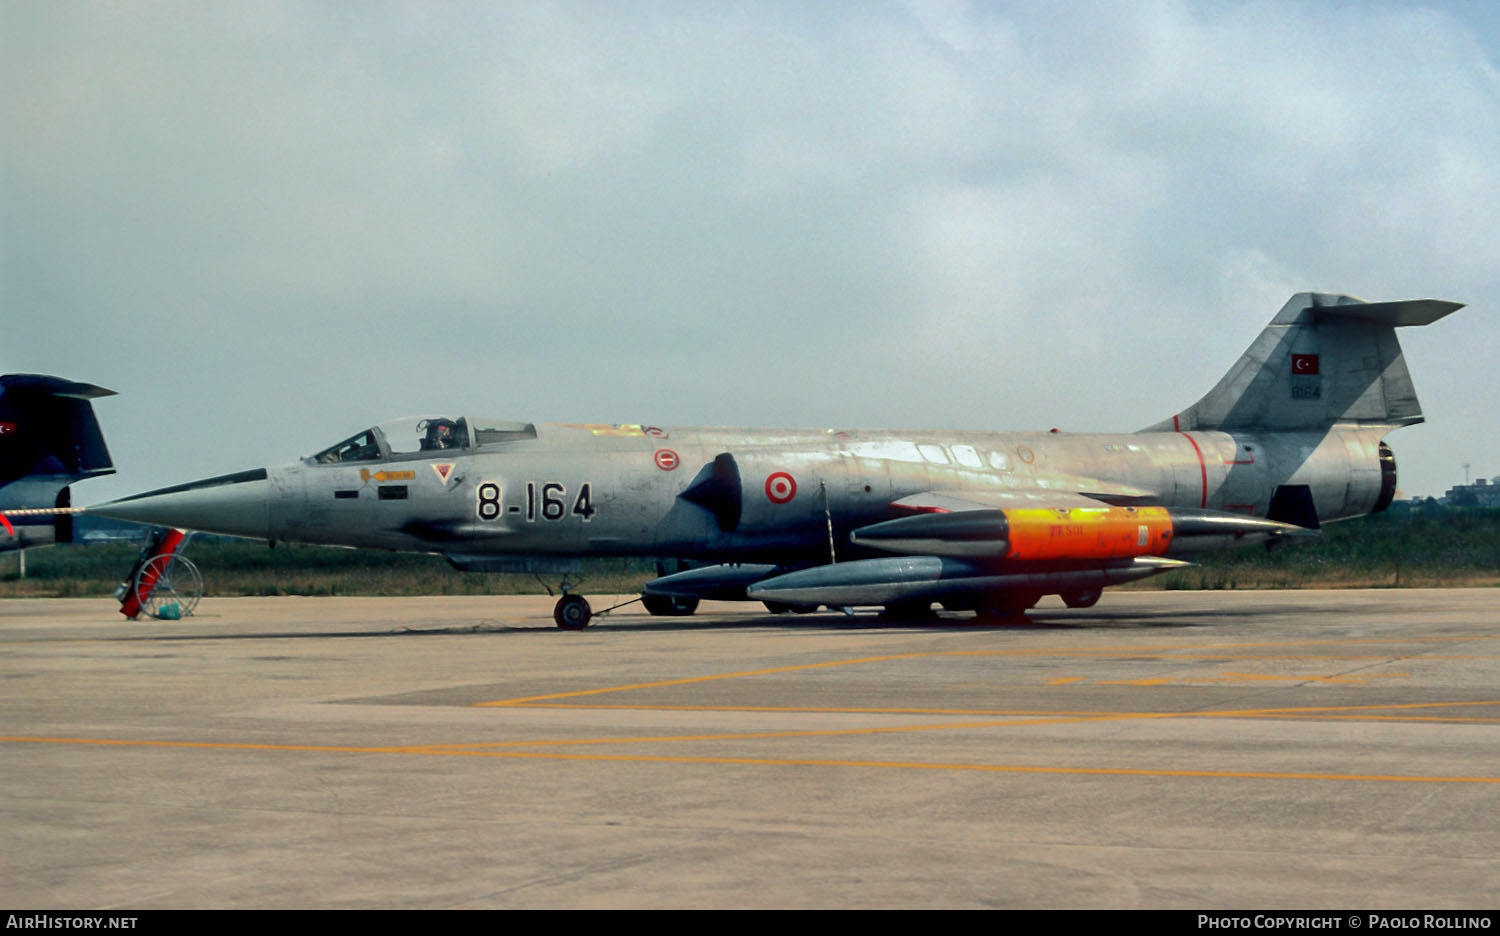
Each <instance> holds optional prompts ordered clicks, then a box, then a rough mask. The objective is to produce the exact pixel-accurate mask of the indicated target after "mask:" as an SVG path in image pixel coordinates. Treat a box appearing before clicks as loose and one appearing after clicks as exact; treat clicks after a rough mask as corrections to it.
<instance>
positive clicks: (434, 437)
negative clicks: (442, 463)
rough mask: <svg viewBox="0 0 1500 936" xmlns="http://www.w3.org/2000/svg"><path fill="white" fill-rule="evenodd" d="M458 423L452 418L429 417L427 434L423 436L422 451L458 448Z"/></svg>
mask: <svg viewBox="0 0 1500 936" xmlns="http://www.w3.org/2000/svg"><path fill="white" fill-rule="evenodd" d="M459 445H460V442H459V439H458V425H457V424H456V423H454V422H453V421H452V420H450V419H429V420H428V421H427V434H426V435H425V436H423V437H422V451H424V452H428V451H434V450H436V449H450V448H458V447H459Z"/></svg>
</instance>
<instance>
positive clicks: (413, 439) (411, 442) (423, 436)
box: [375, 416, 469, 455]
mask: <svg viewBox="0 0 1500 936" xmlns="http://www.w3.org/2000/svg"><path fill="white" fill-rule="evenodd" d="M375 428H377V429H379V430H380V433H381V435H383V436H385V444H386V445H388V446H390V449H391V454H392V455H412V454H417V453H422V452H441V451H445V450H448V449H462V448H468V447H469V424H468V422H467V421H466V420H464V419H463V418H461V417H460V418H458V419H449V418H447V417H446V416H422V417H418V416H413V417H410V418H407V419H396V420H392V421H391V422H388V423H381V424H380V425H379V426H376V427H375Z"/></svg>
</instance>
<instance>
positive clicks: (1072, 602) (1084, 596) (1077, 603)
mask: <svg viewBox="0 0 1500 936" xmlns="http://www.w3.org/2000/svg"><path fill="white" fill-rule="evenodd" d="M1102 594H1104V589H1102V588H1079V589H1075V590H1074V591H1065V592H1063V593H1062V594H1061V595H1060V596H1059V597H1060V598H1062V600H1063V604H1065V605H1067V606H1068V607H1070V608H1092V607H1093V606H1094V605H1096V604H1098V603H1099V596H1100V595H1102Z"/></svg>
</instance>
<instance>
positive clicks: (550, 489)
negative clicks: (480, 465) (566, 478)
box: [474, 481, 599, 523]
mask: <svg viewBox="0 0 1500 936" xmlns="http://www.w3.org/2000/svg"><path fill="white" fill-rule="evenodd" d="M474 495H475V497H476V499H477V500H476V503H475V505H474V513H475V515H476V516H478V517H479V519H481V520H498V519H500V517H501V515H502V514H504V513H506V512H507V511H508V512H509V513H513V514H518V513H521V512H522V509H523V508H522V507H521V505H519V504H511V505H510V507H509V508H507V507H506V506H505V503H504V500H503V489H502V488H501V487H500V485H499V484H497V483H495V482H494V481H485V482H483V483H481V484H480V485H479V486H478V487H477V488H475V490H474ZM524 509H525V512H526V522H527V523H531V522H532V521H535V520H537V519H542V520H561V519H563V518H564V517H566V516H568V515H569V514H570V513H571V514H572V515H573V516H575V517H582V518H583V519H584V521H585V522H587V521H589V520H592V519H594V514H596V513H598V512H599V511H598V508H597V507H595V506H594V492H593V485H592V484H591V483H590V482H588V481H585V482H583V484H582V485H581V486H579V488H578V494H577V496H576V497H574V498H573V507H572V509H571V510H570V509H569V508H568V491H567V488H566V486H564V485H562V484H560V483H558V482H556V481H544V482H542V483H541V484H538V483H537V482H535V481H528V482H526V505H525V508H524Z"/></svg>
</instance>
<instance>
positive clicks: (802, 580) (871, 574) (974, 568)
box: [746, 556, 1189, 605]
mask: <svg viewBox="0 0 1500 936" xmlns="http://www.w3.org/2000/svg"><path fill="white" fill-rule="evenodd" d="M1187 565H1189V563H1186V562H1183V561H1182V560H1180V559H1164V558H1161V557H1159V556H1137V557H1135V558H1132V559H1116V560H1111V561H1109V562H1092V563H1079V564H1077V565H1076V566H1075V567H1073V568H1062V567H1059V566H1058V565H1057V564H1056V563H1046V564H1041V563H1001V564H994V563H979V562H972V561H968V560H964V559H947V558H943V557H940V556H899V557H892V558H889V559H859V560H855V561H854V562H839V563H834V564H832V565H825V566H818V567H817V568H815V569H803V570H801V571H800V572H789V573H787V574H786V575H778V576H776V577H774V578H769V579H766V580H765V581H762V582H757V583H756V584H754V585H751V586H750V587H749V588H748V589H746V594H747V595H748V597H750V598H752V599H754V600H756V601H773V602H784V603H789V604H790V603H808V604H826V605H889V604H894V603H897V602H902V601H910V600H916V599H922V598H927V599H932V600H938V599H941V598H942V597H943V596H945V595H973V594H982V593H993V592H1039V593H1053V592H1058V593H1061V592H1067V591H1078V590H1086V589H1093V588H1103V587H1105V586H1108V585H1120V584H1123V583H1125V582H1133V581H1135V580H1137V579H1143V578H1148V577H1150V576H1152V575H1159V574H1161V573H1162V572H1170V571H1171V570H1173V569H1180V568H1183V567H1184V566H1187Z"/></svg>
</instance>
